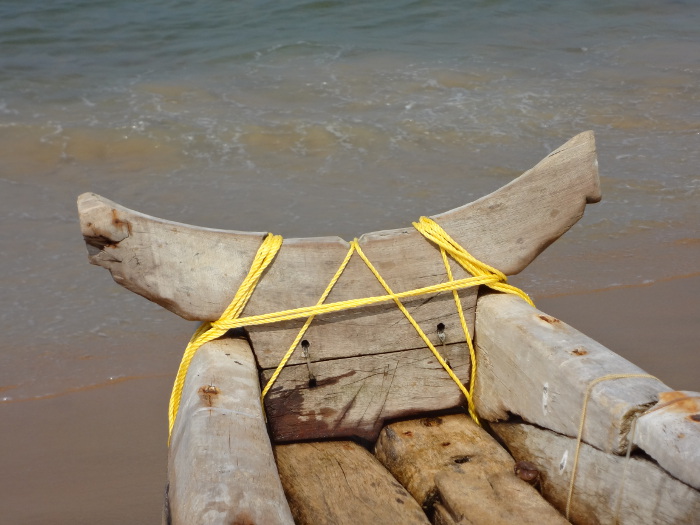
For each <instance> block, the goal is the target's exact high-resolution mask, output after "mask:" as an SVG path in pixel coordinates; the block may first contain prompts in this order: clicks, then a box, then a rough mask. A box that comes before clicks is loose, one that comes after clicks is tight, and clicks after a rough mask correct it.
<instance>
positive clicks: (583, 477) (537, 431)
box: [491, 423, 700, 525]
mask: <svg viewBox="0 0 700 525" xmlns="http://www.w3.org/2000/svg"><path fill="white" fill-rule="evenodd" d="M491 427H492V429H493V430H494V432H495V433H496V434H497V435H498V436H499V438H500V439H501V440H503V442H504V443H505V444H506V446H507V447H508V449H509V450H510V452H511V454H513V456H514V458H515V459H516V460H518V461H520V460H527V461H531V462H533V463H535V464H536V465H537V466H538V467H539V470H540V472H542V473H543V475H544V479H543V482H542V488H543V494H544V496H545V497H546V498H547V499H548V500H549V501H550V502H551V503H552V504H553V505H554V506H555V507H556V508H558V509H559V510H560V511H562V512H564V511H565V508H566V500H567V496H568V492H569V483H570V479H571V470H572V465H573V457H574V452H575V449H576V440H575V439H573V438H569V437H566V436H562V435H560V434H556V433H554V432H551V431H549V430H546V429H541V428H537V427H535V426H533V425H528V424H525V423H495V424H492V425H491ZM625 469H627V471H626V473H625ZM620 487H622V499H621V500H620V508H619V512H617V505H618V497H619V495H620ZM699 515H700V492H698V491H697V490H695V489H693V488H692V487H689V486H688V485H686V484H684V483H681V482H680V481H678V480H677V479H675V478H673V477H672V476H670V475H669V474H668V473H667V472H666V471H664V470H663V469H661V468H659V467H658V466H657V465H656V464H655V463H653V462H652V461H649V460H646V459H643V458H641V457H637V456H632V457H631V458H630V461H629V464H627V465H626V459H625V457H624V456H618V455H615V454H608V453H605V452H602V451H600V450H598V449H596V448H594V447H591V446H589V445H586V444H582V446H581V452H580V456H579V461H578V467H577V474H576V480H575V486H574V495H573V499H572V506H571V514H570V519H571V522H572V523H574V524H577V525H589V524H590V525H599V524H602V523H619V524H620V525H625V524H629V525H647V524H655V525H661V524H671V523H673V524H678V525H681V524H686V525H690V524H694V523H697V522H698V516H699ZM616 517H617V518H618V521H617V522H616V521H615V518H616Z"/></svg>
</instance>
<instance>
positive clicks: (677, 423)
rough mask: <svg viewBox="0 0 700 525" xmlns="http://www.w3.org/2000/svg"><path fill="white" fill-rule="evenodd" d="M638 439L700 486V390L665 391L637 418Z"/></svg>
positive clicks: (679, 474) (646, 449)
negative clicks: (657, 401)
mask: <svg viewBox="0 0 700 525" xmlns="http://www.w3.org/2000/svg"><path fill="white" fill-rule="evenodd" d="M634 443H635V445H637V446H638V447H639V448H641V449H642V450H644V452H646V453H647V454H649V455H650V456H651V457H652V458H654V459H655V460H656V461H658V462H659V465H661V466H662V467H663V468H664V469H665V470H667V471H668V472H669V473H671V474H672V475H674V476H675V477H677V478H678V479H680V480H681V481H683V482H685V483H687V484H689V485H690V486H692V487H695V488H696V489H698V490H700V393H698V392H661V393H660V394H659V403H658V404H657V405H655V406H654V407H652V408H651V409H649V411H648V412H647V413H645V414H643V415H642V416H641V417H640V418H639V419H638V420H637V427H636V429H635V432H634ZM698 519H699V520H700V517H698Z"/></svg>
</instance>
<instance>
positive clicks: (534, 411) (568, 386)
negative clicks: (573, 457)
mask: <svg viewBox="0 0 700 525" xmlns="http://www.w3.org/2000/svg"><path fill="white" fill-rule="evenodd" d="M476 325H477V328H476V351H477V364H478V365H477V379H476V385H475V402H476V406H477V410H478V412H479V415H481V416H482V417H484V418H486V419H488V420H489V421H498V420H504V419H507V418H508V416H509V414H516V415H518V416H520V417H522V418H523V419H524V420H525V421H528V422H531V423H535V424H537V425H539V426H542V427H544V428H548V429H551V430H554V431H555V432H559V433H560V434H565V435H568V436H572V437H573V436H576V435H577V434H578V426H579V420H580V415H581V410H582V408H583V401H584V396H585V392H586V389H587V387H588V384H589V383H590V382H591V381H593V380H594V379H597V378H599V377H602V376H605V375H609V374H618V373H632V374H643V373H644V370H642V369H640V368H639V367H637V366H635V365H633V364H632V363H630V362H629V361H627V360H626V359H624V358H622V357H620V356H619V355H617V354H615V353H614V352H612V351H610V350H608V349H607V348H605V347H604V346H603V345H601V344H600V343H598V342H597V341H595V340H593V339H591V338H589V337H587V336H586V335H584V334H582V333H581V332H579V331H577V330H575V329H574V328H572V327H570V326H569V325H567V324H565V323H563V322H561V321H560V320H558V319H556V318H554V317H551V316H549V315H547V314H545V313H543V312H541V311H539V310H537V309H536V308H532V307H531V306H530V305H528V304H527V303H525V302H524V301H523V300H522V299H519V298H517V297H515V296H510V295H499V294H492V295H486V296H483V297H481V298H480V299H479V303H478V307H477V323H476ZM664 390H668V387H667V386H666V385H664V384H663V383H661V382H660V381H658V380H656V379H646V378H626V379H617V380H613V381H606V382H602V383H599V384H598V385H596V386H595V387H594V389H593V390H592V393H591V396H590V399H589V402H588V412H587V416H586V425H585V427H584V432H583V440H584V441H585V442H586V443H589V444H591V445H593V446H595V447H597V448H599V449H601V450H604V451H608V452H614V453H617V454H623V453H624V452H625V451H626V449H627V434H628V432H629V429H630V426H631V423H632V420H633V419H634V417H636V416H637V415H639V414H640V413H641V412H643V411H644V410H646V409H647V408H649V407H650V406H651V405H653V404H654V403H655V402H656V400H657V394H658V392H661V391H664Z"/></svg>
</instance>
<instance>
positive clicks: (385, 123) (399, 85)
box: [0, 0, 700, 402]
mask: <svg viewBox="0 0 700 525" xmlns="http://www.w3.org/2000/svg"><path fill="white" fill-rule="evenodd" d="M699 85H700V3H698V2H695V1H686V2H683V1H664V0H647V1H632V0H628V1H624V0H606V1H598V0H586V1H583V0H580V1H576V0H558V1H544V0H539V1H536V0H532V1H524V0H482V1H474V2H458V1H447V0H436V1H428V0H424V1H420V0H416V1H408V0H374V1H371V2H365V1H355V2H337V1H330V0H327V1H302V0H289V1H283V2H281V1H250V0H249V1H237V2H233V1H229V0H209V1H206V2H195V1H184V0H138V1H136V0H118V1H117V0H91V1H87V0H52V1H51V2H46V1H39V0H3V2H1V3H0V221H2V222H1V223H0V241H1V243H2V244H1V246H2V249H1V250H0V289H2V304H1V306H0V328H1V329H2V333H3V337H2V341H1V342H0V363H1V365H0V402H3V401H5V402H11V401H17V400H22V399H30V398H40V397H42V396H47V395H55V394H58V393H61V392H65V391H69V390H72V389H80V388H85V387H89V386H93V385H100V384H108V383H109V382H112V381H117V380H123V379H125V378H129V377H133V376H148V375H157V374H172V372H173V369H174V367H175V366H176V365H177V361H178V360H179V356H180V352H181V349H182V347H183V346H184V344H185V342H186V339H187V336H188V334H189V332H191V330H192V329H193V325H192V323H188V322H186V321H182V320H180V319H179V318H176V317H175V316H174V315H173V314H170V313H169V312H166V311H165V310H163V309H161V308H160V307H157V306H155V305H152V304H150V303H148V302H147V301H145V300H144V299H142V298H140V297H137V296H135V295H134V294H132V293H130V292H128V291H126V290H124V289H122V288H120V287H119V286H117V285H116V284H114V283H113V282H112V280H111V279H110V277H109V275H108V273H107V272H105V271H104V270H102V269H99V268H95V267H91V266H89V265H88V263H87V257H86V251H85V248H84V244H83V241H82V238H81V235H80V229H79V225H78V222H77V213H76V208H75V199H76V197H77V196H78V195H79V194H80V193H83V192H87V191H93V192H97V193H99V194H102V195H104V196H106V197H108V198H110V199H112V200H115V201H117V202H119V203H121V204H123V205H125V206H127V207H130V208H133V209H136V210H139V211H143V212H145V213H148V214H150V215H155V216H159V217H163V218H167V219H171V220H176V221H179V222H186V223H192V224H196V225H201V226H210V227H216V228H225V229H237V230H252V231H272V232H275V233H279V234H282V235H284V236H287V237H301V236H315V235H339V236H341V237H344V238H346V239H351V238H352V237H354V236H357V235H359V234H361V233H363V232H367V231H373V230H378V229H388V228H395V227H403V226H408V225H410V223H411V221H413V220H415V219H416V218H418V217H419V216H421V215H431V214H436V213H439V212H442V211H445V210H448V209H451V208H454V207H456V206H459V205H462V204H464V203H466V202H469V201H472V200H474V199H476V198H478V197H481V196H483V195H486V194H487V193H489V192H491V191H493V190H495V189H496V188H498V187H500V186H502V185H503V184H506V183H507V182H509V181H510V180H512V179H513V178H514V177H516V176H517V175H519V174H520V173H522V172H523V171H525V170H526V169H528V168H530V167H531V166H533V165H534V164H535V163H536V162H538V161H539V160H540V159H541V158H542V157H544V156H546V155H547V154H548V153H549V152H550V151H552V150H553V149H555V148H556V147H558V146H559V145H561V144H562V143H564V142H565V141H566V140H568V139H569V138H571V137H572V136H574V135H575V134H577V133H579V132H581V131H584V130H588V129H592V130H594V131H595V133H596V140H597V145H598V156H599V163H600V175H601V181H602V190H603V202H602V203H600V204H596V205H594V206H589V207H588V208H587V211H586V215H585V217H584V218H583V220H582V221H581V222H580V223H579V224H578V225H576V226H575V227H574V228H573V229H572V230H571V231H570V232H569V233H567V234H566V235H565V236H564V237H563V238H562V239H560V240H558V241H557V242H556V243H555V244H554V245H553V246H551V247H550V248H548V250H547V251H546V252H544V253H543V254H542V255H540V257H539V258H538V260H537V261H536V262H535V263H533V264H532V265H531V267H530V268H528V269H527V270H526V271H525V272H523V274H522V275H521V276H517V277H515V278H514V281H515V282H516V284H519V285H521V286H523V287H524V288H525V289H526V290H528V291H529V292H530V293H531V294H532V295H533V296H535V297H537V296H542V295H547V294H550V295H551V294H558V293H573V292H576V291H581V290H587V289H594V288H595V289H599V288H608V287H613V286H619V285H626V284H641V283H646V282H654V281H656V280H659V279H664V278H670V277H676V276H681V275H687V274H692V273H694V272H697V271H698V260H699V259H700V256H699V252H700V241H699V240H698V238H699V229H700V228H699V225H700V207H699V206H698V203H699V198H700V173H699V172H700V167H699V166H700V162H699V160H700V158H699V157H700V156H699V155H698V151H699V149H700V104H699V102H700V90H699V89H698V86H699ZM224 263H225V262H222V264H224Z"/></svg>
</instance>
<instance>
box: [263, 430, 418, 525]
mask: <svg viewBox="0 0 700 525" xmlns="http://www.w3.org/2000/svg"><path fill="white" fill-rule="evenodd" d="M275 451H276V454H277V462H278V466H279V472H280V478H281V479H282V484H283V485H284V490H285V492H286V494H287V497H288V499H289V504H290V507H291V509H292V513H293V514H294V519H295V521H296V523H297V525H326V524H327V525H359V524H363V523H373V524H377V525H382V524H386V525H393V524H396V523H401V524H402V525H428V524H429V523H430V522H429V521H428V519H427V518H426V516H425V514H424V513H423V511H422V510H421V508H420V506H419V505H418V503H416V501H415V500H414V499H413V498H412V497H411V495H410V494H409V493H408V492H407V491H406V489H404V488H403V487H402V486H401V485H400V484H399V483H398V482H397V481H396V480H395V479H394V478H393V477H392V476H391V474H389V472H387V471H386V469H385V468H384V467H382V465H381V464H380V463H379V462H378V461H377V460H376V459H375V458H374V456H372V455H371V454H370V453H369V452H367V450H365V449H364V448H362V447H360V446H359V445H357V444H356V443H353V442H351V441H331V442H324V443H295V444H290V445H278V446H277V447H275Z"/></svg>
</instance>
